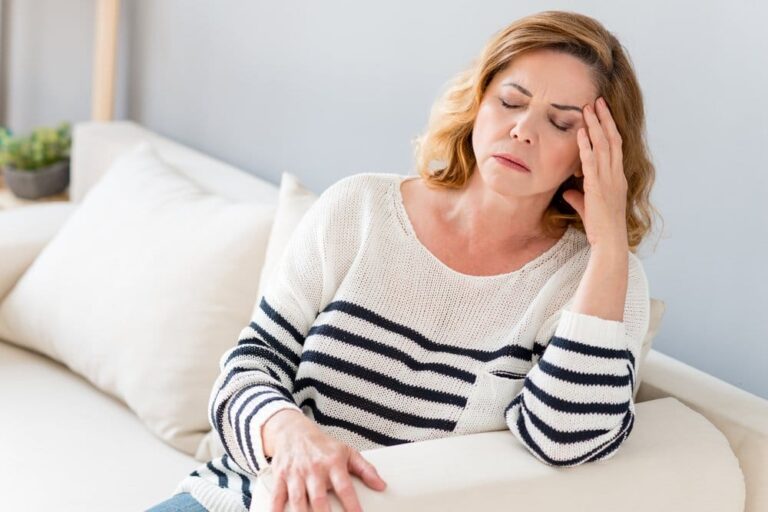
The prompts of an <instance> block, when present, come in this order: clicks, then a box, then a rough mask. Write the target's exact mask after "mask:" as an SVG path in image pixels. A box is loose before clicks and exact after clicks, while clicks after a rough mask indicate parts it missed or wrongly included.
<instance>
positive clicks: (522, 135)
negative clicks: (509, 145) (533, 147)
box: [509, 117, 533, 144]
mask: <svg viewBox="0 0 768 512" xmlns="http://www.w3.org/2000/svg"><path fill="white" fill-rule="evenodd" d="M529 125H530V123H529V122H528V118H524V117H520V118H519V119H518V120H517V122H515V124H514V125H512V128H510V130H509V136H510V137H512V138H513V139H516V140H518V141H520V142H524V143H526V144H531V143H532V142H533V135H532V133H533V132H532V130H531V127H530V126H529Z"/></svg>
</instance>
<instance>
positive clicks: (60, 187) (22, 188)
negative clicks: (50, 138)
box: [5, 159, 69, 199]
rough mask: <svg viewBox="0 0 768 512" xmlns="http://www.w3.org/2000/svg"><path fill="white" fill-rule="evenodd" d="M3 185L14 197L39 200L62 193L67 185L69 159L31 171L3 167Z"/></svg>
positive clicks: (7, 166)
mask: <svg viewBox="0 0 768 512" xmlns="http://www.w3.org/2000/svg"><path fill="white" fill-rule="evenodd" d="M5 184H6V185H7V186H8V188H10V189H11V192H13V194H14V195H15V196H16V197H20V198H22V199H39V198H41V197H45V196H52V195H56V194H58V193H60V192H63V191H64V189H66V188H67V186H68V185H69V159H66V160H59V161H58V162H56V163H53V164H51V165H48V166H45V167H41V168H39V169H34V170H32V171H26V170H20V169H16V168H14V167H12V166H10V165H6V166H5Z"/></svg>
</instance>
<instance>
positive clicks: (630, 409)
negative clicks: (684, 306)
mask: <svg viewBox="0 0 768 512" xmlns="http://www.w3.org/2000/svg"><path fill="white" fill-rule="evenodd" d="M572 300H573V298H571V300H570V301H569V302H568V303H567V304H566V305H565V306H564V307H563V308H561V309H560V310H558V311H557V312H556V313H555V314H554V315H553V316H552V318H551V319H550V320H554V321H547V322H545V323H544V324H543V327H542V330H541V332H540V333H539V334H538V335H537V338H536V339H537V340H538V339H543V340H547V339H548V342H547V343H546V347H545V349H544V353H543V355H542V356H541V359H540V360H539V362H538V364H536V365H535V366H534V367H533V368H532V369H531V370H530V371H529V372H528V374H527V376H526V378H525V381H524V385H523V389H522V390H521V391H520V392H519V393H518V394H517V395H516V396H515V398H514V399H513V400H512V401H511V403H510V404H509V406H508V407H507V408H506V411H505V415H506V423H507V425H508V426H509V428H510V430H511V431H512V433H513V434H514V435H515V437H517V439H519V440H520V441H521V442H522V443H523V445H525V446H526V448H528V450H529V451H530V452H531V453H532V454H533V455H534V456H535V457H536V458H538V459H539V460H540V461H542V462H544V463H545V464H548V465H552V466H566V467H567V466H576V465H580V464H584V463H587V462H591V461H596V460H606V459H609V458H611V457H613V456H614V455H615V454H616V453H617V449H618V448H619V446H620V445H621V443H622V442H624V440H626V439H627V438H628V437H629V434H630V432H631V431H632V427H633V425H634V419H635V404H634V401H633V388H634V382H635V379H636V378H637V364H638V357H639V356H640V352H641V347H642V343H643V339H644V338H645V335H646V333H647V332H648V324H649V321H650V296H649V290H648V279H647V277H646V275H645V272H644V270H643V267H642V263H641V262H640V260H639V259H638V258H637V257H636V256H635V255H634V254H632V253H630V255H629V271H628V282H627V296H626V300H625V308H624V318H623V321H622V322H617V321H613V320H606V319H603V318H600V317H597V316H592V315H585V314H581V313H575V312H573V311H571V310H570V309H569V305H570V304H571V302H572ZM553 329H554V333H552V332H551V331H552V330H553Z"/></svg>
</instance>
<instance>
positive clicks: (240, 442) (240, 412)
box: [232, 388, 274, 471]
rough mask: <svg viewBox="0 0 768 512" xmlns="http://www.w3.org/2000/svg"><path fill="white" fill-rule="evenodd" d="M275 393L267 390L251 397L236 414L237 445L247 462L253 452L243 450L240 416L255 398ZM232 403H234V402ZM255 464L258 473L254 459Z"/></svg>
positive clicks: (257, 464)
mask: <svg viewBox="0 0 768 512" xmlns="http://www.w3.org/2000/svg"><path fill="white" fill-rule="evenodd" d="M246 389H247V388H246ZM273 392H274V391H272V390H265V391H259V392H258V393H254V394H252V395H251V396H249V397H248V398H247V399H246V400H245V402H243V404H242V405H240V408H239V409H238V410H237V413H236V414H235V421H234V424H235V436H236V440H237V445H238V447H239V448H240V451H242V452H243V453H244V454H246V460H247V454H252V453H253V452H251V451H248V452H246V451H245V450H244V449H243V448H244V446H243V435H242V432H241V430H240V415H241V414H242V413H243V409H245V407H246V406H247V405H248V404H249V403H250V402H251V400H253V399H254V398H256V397H259V396H261V395H265V394H268V393H273ZM232 403H234V402H232ZM246 435H248V432H246ZM253 463H254V468H256V471H258V470H259V463H258V462H257V461H256V460H255V459H254V461H253Z"/></svg>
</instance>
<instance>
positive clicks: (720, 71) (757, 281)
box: [5, 0, 768, 398]
mask: <svg viewBox="0 0 768 512" xmlns="http://www.w3.org/2000/svg"><path fill="white" fill-rule="evenodd" d="M7 1H8V0H6V2H7ZM11 3H12V4H13V9H11V14H10V32H11V37H10V40H11V44H12V49H11V52H10V53H11V57H12V58H11V59H9V61H10V66H9V68H8V69H9V71H10V80H9V81H8V82H9V84H10V86H9V88H8V91H7V94H6V98H5V99H6V105H7V114H8V115H7V121H8V123H9V124H10V125H11V126H12V127H23V128H25V129H26V128H28V127H30V126H32V125H34V124H39V123H51V122H54V121H56V120H58V119H61V118H67V119H70V120H72V121H77V120H82V119H87V117H88V115H89V109H90V103H89V100H90V98H89V94H90V72H91V70H90V59H91V55H92V47H91V44H92V41H91V32H92V27H91V25H92V22H93V14H92V11H93V6H94V3H95V2H94V0H77V1H75V0H68V1H67V2H61V0H58V1H56V0H15V1H13V2H11ZM214 5H215V6H216V8H213V6H214ZM690 5H692V4H675V3H671V4H670V3H668V2H662V1H660V0H651V1H649V2H644V3H634V4H633V5H632V6H631V7H629V6H628V5H627V4H617V3H615V2H608V1H589V2H587V1H582V2H578V1H577V2H550V3H548V4H547V5H543V4H542V3H541V2H533V1H520V2H514V3H513V2H502V1H498V0H494V1H486V2H484V3H480V2H469V1H453V2H442V1H441V2H438V1H436V0H431V1H427V2H405V1H403V0H396V1H390V2H386V3H383V2H381V3H376V4H374V3H371V2H367V3H366V2H352V1H348V2H342V1H325V2H310V1H297V2H252V1H245V0H241V1H232V0H230V1H221V2H216V3H215V4H214V3H213V2H203V1H200V0H197V1H191V0H163V1H157V0H134V1H130V0H127V1H124V2H123V13H122V15H123V16H122V32H121V68H120V77H119V84H120V85H119V89H118V108H117V113H118V117H119V118H129V119H132V120H134V121H137V122H139V123H142V124H144V125H146V126H148V127H149V128H151V129H153V130H155V131H157V132H159V133H161V134H164V135H166V136H168V137H171V138H173V139H176V140H178V141H180V142H183V143H185V144H188V145H191V146H194V147H196V148H199V149H201V150H202V151H205V152H207V153H209V154H211V155H213V156H216V157H218V158H220V159H222V160H225V161H227V162H230V163H232V164H235V165H237V166H239V167H241V168H242V169H244V170H246V171H248V172H251V173H254V174H256V175H258V176H261V177H263V178H266V179H268V180H270V181H273V182H278V180H279V176H280V173H281V172H282V171H284V170H286V171H291V172H293V173H296V174H297V175H299V176H300V177H301V178H302V179H303V180H304V181H305V182H306V183H307V184H308V185H309V186H310V188H312V189H314V190H315V191H317V192H319V191H321V190H322V189H324V188H325V187H327V186H328V185H329V184H331V183H333V182H334V181H336V180H338V179H339V178H341V177H343V176H346V175H349V174H352V173H357V172H365V171H374V172H388V171H392V172H402V173H409V172H412V152H411V139H412V138H413V137H414V136H416V135H417V134H418V133H420V132H421V130H422V129H423V128H424V126H425V123H426V121H427V116H428V113H429V108H430V106H431V104H432V101H433V100H434V98H435V97H436V95H437V94H438V92H439V91H440V90H441V89H442V87H443V86H444V84H445V82H446V80H448V79H449V78H450V77H451V76H452V75H453V74H454V73H455V72H457V71H458V70H460V69H461V68H463V67H464V66H466V65H467V64H468V63H469V62H470V60H471V59H472V58H474V57H475V55H476V54H477V52H478V51H479V50H480V48H481V47H482V45H483V44H484V42H485V41H486V40H487V39H488V37H490V35H491V34H492V33H493V32H494V31H496V30H497V29H499V28H501V27H502V26H504V25H506V24H507V23H508V22H510V21H512V20H513V19H515V18H517V17H520V16H523V15H526V14H529V13H532V12H536V11H539V10H543V9H566V10H576V11H579V12H583V13H585V14H588V15H591V16H594V17H596V18H598V19H599V20H601V21H602V22H603V23H604V24H605V25H606V26H607V27H608V28H609V29H610V30H612V31H613V32H614V33H615V34H617V35H618V37H619V38H620V39H621V40H622V41H623V43H624V45H625V47H626V48H627V49H628V50H629V52H630V55H631V57H632V59H633V62H634V64H635V67H636V69H637V72H638V75H639V78H640V81H641V84H642V86H643V90H644V93H645V99H646V109H647V115H648V140H649V145H650V147H651V150H652V152H653V156H654V161H655V163H656V165H657V170H658V179H657V183H656V187H655V190H654V193H653V196H652V197H653V199H654V202H655V204H656V205H657V207H658V208H659V209H660V210H661V211H662V214H663V215H664V217H665V220H666V228H665V231H664V233H663V234H661V235H660V239H659V233H657V237H656V238H654V239H653V240H651V241H649V243H648V244H646V245H645V246H644V247H643V248H642V249H641V251H640V256H641V257H642V258H643V261H644V264H645V267H646V270H647V272H648V277H649V280H650V284H651V295H652V296H653V297H656V298H660V299H662V300H664V301H665V302H666V304H667V314H666V317H665V318H664V322H663V325H662V328H661V332H660V333H659V335H658V337H657V338H656V341H655V344H654V348H656V349H658V350H659V351H661V352H664V353H666V354H669V355H671V356H673V357H675V358H677V359H680V360H682V361H684V362H686V363H688V364H690V365H692V366H694V367H696V368H699V369H701V370H704V371H706V372H708V373H711V374H713V375H715V376H717V377H719V378H721V379H723V380H725V381H728V382H730V383H732V384H734V385H736V386H739V387H741V388H743V389H746V390H749V391H751V392H753V393H755V394H758V395H761V396H763V397H766V398H768V377H766V374H765V368H766V367H768V348H766V345H767V344H768V321H766V319H765V317H764V316H763V315H764V314H765V313H764V311H765V310H766V309H768V291H766V290H767V288H768V287H766V284H768V271H766V269H765V265H764V263H763V260H764V259H765V254H766V252H768V251H767V249H768V242H767V241H766V240H767V238H766V235H768V233H767V231H768V229H767V228H766V226H767V225H768V213H767V210H766V208H764V207H763V204H764V203H765V198H764V196H765V194H766V190H768V186H766V185H768V178H767V177H766V176H767V174H768V173H766V171H768V169H767V168H766V167H768V166H767V165H766V163H765V156H764V148H765V147H766V144H768V122H766V120H767V118H768V95H766V94H765V91H766V90H768V66H766V60H765V59H766V58H765V55H767V54H768V33H766V31H765V30H763V29H764V27H763V25H764V23H763V22H764V20H766V19H768V7H766V6H765V5H762V4H758V2H754V1H753V2H747V1H741V2H738V1H735V2H730V3H729V4H728V5H727V7H726V5H725V4H722V3H713V2H709V3H698V4H697V5H696V8H695V10H690V8H689V6H690ZM655 241H658V245H657V246H656V248H655V252H654V242H655Z"/></svg>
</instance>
